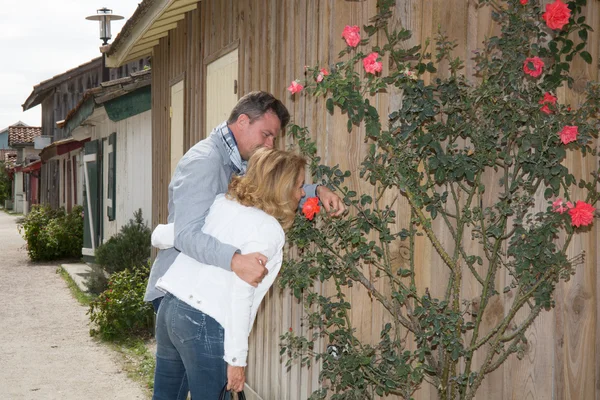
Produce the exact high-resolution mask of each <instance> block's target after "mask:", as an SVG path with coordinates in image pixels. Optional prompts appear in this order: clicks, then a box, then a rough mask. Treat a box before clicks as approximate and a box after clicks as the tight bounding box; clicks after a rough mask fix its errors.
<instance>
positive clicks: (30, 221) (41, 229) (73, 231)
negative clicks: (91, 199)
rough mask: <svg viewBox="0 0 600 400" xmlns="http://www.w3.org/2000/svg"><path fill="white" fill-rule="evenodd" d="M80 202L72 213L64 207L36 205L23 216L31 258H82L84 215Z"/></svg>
mask: <svg viewBox="0 0 600 400" xmlns="http://www.w3.org/2000/svg"><path fill="white" fill-rule="evenodd" d="M82 210H83V208H82V207H81V206H75V207H73V210H72V211H71V212H70V213H66V212H65V210H64V208H59V209H55V210H54V209H52V208H50V206H48V205H34V206H33V207H32V209H31V212H30V213H29V214H27V216H26V217H24V218H23V222H22V223H21V225H20V226H19V232H20V233H21V235H23V238H24V239H25V240H26V241H27V253H28V254H29V258H31V260H32V261H49V260H57V259H61V258H79V257H80V256H81V248H82V247H83V217H82Z"/></svg>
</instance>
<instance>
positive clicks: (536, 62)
mask: <svg viewBox="0 0 600 400" xmlns="http://www.w3.org/2000/svg"><path fill="white" fill-rule="evenodd" d="M530 65H531V66H532V67H533V69H531V68H530ZM542 68H544V62H543V61H542V59H541V58H539V57H529V58H527V59H525V62H524V63H523V72H525V73H526V74H527V75H531V76H533V77H534V78H537V77H538V76H540V75H541V74H542Z"/></svg>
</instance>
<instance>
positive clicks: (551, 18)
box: [542, 0, 571, 29]
mask: <svg viewBox="0 0 600 400" xmlns="http://www.w3.org/2000/svg"><path fill="white" fill-rule="evenodd" d="M570 17H571V10H569V7H567V5H566V4H565V3H563V2H562V1H560V0H556V1H555V2H554V3H552V4H546V12H545V13H544V14H542V18H544V20H546V25H548V28H550V29H562V28H563V26H565V25H566V24H568V23H569V18H570Z"/></svg>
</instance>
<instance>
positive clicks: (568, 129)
mask: <svg viewBox="0 0 600 400" xmlns="http://www.w3.org/2000/svg"><path fill="white" fill-rule="evenodd" d="M578 134H579V128H577V127H576V126H570V125H566V126H565V127H564V128H563V129H562V131H560V132H559V133H558V135H559V136H560V141H561V142H563V144H567V143H571V142H573V141H575V140H577V135H578Z"/></svg>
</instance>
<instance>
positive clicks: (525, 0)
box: [519, 0, 529, 6]
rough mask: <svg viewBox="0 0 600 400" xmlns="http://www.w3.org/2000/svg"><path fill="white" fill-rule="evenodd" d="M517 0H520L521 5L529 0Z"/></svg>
mask: <svg viewBox="0 0 600 400" xmlns="http://www.w3.org/2000/svg"><path fill="white" fill-rule="evenodd" d="M519 1H520V2H521V5H523V6H524V5H525V4H527V2H528V1H529V0H519Z"/></svg>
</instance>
